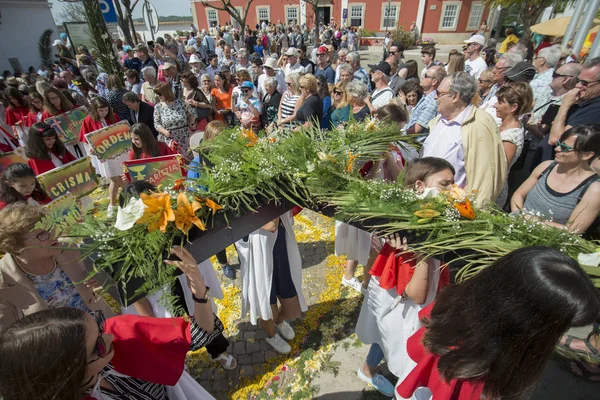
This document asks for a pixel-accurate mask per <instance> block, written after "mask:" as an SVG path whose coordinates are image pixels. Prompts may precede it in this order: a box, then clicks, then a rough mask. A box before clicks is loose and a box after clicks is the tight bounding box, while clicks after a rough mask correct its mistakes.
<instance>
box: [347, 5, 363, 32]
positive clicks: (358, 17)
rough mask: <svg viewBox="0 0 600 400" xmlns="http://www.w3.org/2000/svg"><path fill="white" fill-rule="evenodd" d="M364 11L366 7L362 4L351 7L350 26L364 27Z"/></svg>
mask: <svg viewBox="0 0 600 400" xmlns="http://www.w3.org/2000/svg"><path fill="white" fill-rule="evenodd" d="M363 11H364V7H363V5H362V4H360V5H351V6H350V26H359V27H362V26H364V25H363V18H364V14H363Z"/></svg>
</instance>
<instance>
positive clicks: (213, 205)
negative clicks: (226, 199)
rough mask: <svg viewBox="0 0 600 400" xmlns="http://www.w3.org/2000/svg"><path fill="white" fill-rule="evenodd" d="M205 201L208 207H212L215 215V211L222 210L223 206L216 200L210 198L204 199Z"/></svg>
mask: <svg viewBox="0 0 600 400" xmlns="http://www.w3.org/2000/svg"><path fill="white" fill-rule="evenodd" d="M204 201H205V203H206V207H208V208H210V209H211V210H212V213H213V215H215V213H216V212H217V211H218V210H222V209H223V206H220V205H218V204H217V203H216V202H214V201H212V200H211V199H209V198H206V199H204Z"/></svg>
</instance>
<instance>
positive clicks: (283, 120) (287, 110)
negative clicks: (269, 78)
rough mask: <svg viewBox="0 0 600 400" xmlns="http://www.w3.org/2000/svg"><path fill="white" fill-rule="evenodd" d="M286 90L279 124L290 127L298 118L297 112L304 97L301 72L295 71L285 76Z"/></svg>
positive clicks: (278, 119)
mask: <svg viewBox="0 0 600 400" xmlns="http://www.w3.org/2000/svg"><path fill="white" fill-rule="evenodd" d="M285 86H286V91H285V93H284V94H283V98H282V99H281V104H280V105H279V115H278V117H277V126H284V127H290V126H291V122H292V121H294V120H295V119H296V112H297V111H298V109H299V108H300V107H301V106H302V103H303V102H304V98H303V97H302V92H301V90H300V74H298V73H293V74H289V75H288V76H286V77H285Z"/></svg>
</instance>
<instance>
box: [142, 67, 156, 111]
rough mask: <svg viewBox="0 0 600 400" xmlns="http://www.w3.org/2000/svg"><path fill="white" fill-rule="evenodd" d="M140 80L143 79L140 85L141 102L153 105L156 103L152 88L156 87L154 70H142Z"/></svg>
mask: <svg viewBox="0 0 600 400" xmlns="http://www.w3.org/2000/svg"><path fill="white" fill-rule="evenodd" d="M142 78H144V83H143V84H142V101H145V102H146V103H148V104H151V105H155V104H156V103H157V101H158V99H157V97H156V93H154V88H155V87H156V85H158V79H157V78H156V69H154V67H144V68H142Z"/></svg>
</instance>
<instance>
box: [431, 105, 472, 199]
mask: <svg viewBox="0 0 600 400" xmlns="http://www.w3.org/2000/svg"><path fill="white" fill-rule="evenodd" d="M471 107H473V106H468V107H467V108H465V109H464V110H463V111H462V112H461V113H460V114H458V115H457V116H456V118H454V119H453V120H450V121H448V120H447V119H445V118H444V117H442V118H441V119H440V122H439V123H438V124H437V125H436V126H435V128H433V131H432V132H431V133H430V134H429V136H427V139H425V142H424V143H423V150H422V151H421V157H438V158H443V159H444V160H446V161H448V162H449V163H450V164H452V166H453V167H454V170H455V171H456V174H455V175H454V181H455V183H456V184H457V185H458V186H460V187H465V186H466V185H467V174H466V171H465V149H464V148H463V144H462V138H461V127H462V123H463V121H464V120H465V118H466V116H467V115H468V114H469V112H470V110H471Z"/></svg>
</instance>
